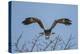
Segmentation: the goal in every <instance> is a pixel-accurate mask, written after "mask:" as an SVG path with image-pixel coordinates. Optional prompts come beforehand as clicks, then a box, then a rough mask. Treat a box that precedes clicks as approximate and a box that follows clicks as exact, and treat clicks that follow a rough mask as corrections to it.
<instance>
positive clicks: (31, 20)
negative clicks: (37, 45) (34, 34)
mask: <svg viewBox="0 0 80 54" xmlns="http://www.w3.org/2000/svg"><path fill="white" fill-rule="evenodd" d="M22 23H23V24H24V25H29V24H32V23H38V24H39V25H40V27H41V28H42V29H44V26H43V24H42V22H41V20H40V19H38V18H36V17H28V18H26V19H25V20H24V21H23V22H22Z"/></svg>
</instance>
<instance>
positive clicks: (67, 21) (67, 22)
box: [50, 18, 72, 30]
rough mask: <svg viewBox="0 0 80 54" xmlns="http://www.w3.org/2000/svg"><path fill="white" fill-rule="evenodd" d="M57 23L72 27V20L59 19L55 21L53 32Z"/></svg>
mask: <svg viewBox="0 0 80 54" xmlns="http://www.w3.org/2000/svg"><path fill="white" fill-rule="evenodd" d="M57 23H60V24H64V25H71V24H72V23H71V20H69V19H67V18H61V19H58V20H55V21H54V22H53V24H52V26H51V28H50V29H51V30H52V29H53V28H54V27H55V26H56V24H57Z"/></svg>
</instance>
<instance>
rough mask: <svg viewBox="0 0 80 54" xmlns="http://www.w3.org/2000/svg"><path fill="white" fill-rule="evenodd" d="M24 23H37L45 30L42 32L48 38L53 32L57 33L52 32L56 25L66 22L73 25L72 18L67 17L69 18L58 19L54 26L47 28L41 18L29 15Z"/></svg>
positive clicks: (65, 23)
mask: <svg viewBox="0 0 80 54" xmlns="http://www.w3.org/2000/svg"><path fill="white" fill-rule="evenodd" d="M22 23H23V24H24V25H29V24H32V23H37V24H38V25H39V26H40V27H41V28H42V29H43V30H44V32H42V33H40V34H42V35H45V36H46V38H47V39H48V38H49V36H50V35H51V34H55V33H51V31H52V29H53V28H54V27H55V26H56V24H58V23H59V24H64V25H71V24H72V23H71V20H69V19H67V18H61V19H57V20H55V21H54V22H53V23H52V26H51V27H50V28H49V29H45V28H44V25H43V23H42V22H41V20H40V19H38V18H36V17H28V18H25V20H24V21H23V22H22Z"/></svg>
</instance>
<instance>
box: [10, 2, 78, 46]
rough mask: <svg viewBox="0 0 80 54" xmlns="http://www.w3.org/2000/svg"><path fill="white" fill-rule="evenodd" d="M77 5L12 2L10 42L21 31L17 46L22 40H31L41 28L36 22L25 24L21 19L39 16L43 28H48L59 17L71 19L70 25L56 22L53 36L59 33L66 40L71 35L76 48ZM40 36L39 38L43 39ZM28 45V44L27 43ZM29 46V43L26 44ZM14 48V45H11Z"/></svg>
mask: <svg viewBox="0 0 80 54" xmlns="http://www.w3.org/2000/svg"><path fill="white" fill-rule="evenodd" d="M77 12H78V11H77V5H65V4H47V3H31V2H12V17H11V22H12V24H11V26H12V31H11V32H12V35H11V37H12V43H15V42H16V40H17V38H18V37H19V35H20V34H21V33H22V32H23V36H22V38H21V40H20V43H19V46H21V44H23V43H24V42H26V43H28V41H32V38H34V36H35V35H38V34H39V33H40V32H43V30H42V29H41V28H40V27H39V26H38V24H31V25H28V26H25V25H23V24H22V21H23V20H24V19H25V18H27V17H37V18H39V19H40V20H41V21H42V22H43V24H44V27H45V28H50V26H51V25H52V23H53V22H54V20H56V19H60V18H69V19H70V20H72V25H71V26H65V25H63V24H58V25H57V26H56V27H55V28H54V29H53V30H52V32H55V33H56V34H54V36H56V35H60V36H62V38H63V39H64V40H65V42H66V40H67V39H68V38H69V36H70V35H72V37H73V38H75V39H73V42H74V43H76V45H75V47H74V48H77V36H78V31H77V29H78V23H77V22H78V16H77V15H78V14H77ZM44 39H45V38H44V36H43V38H41V40H44ZM27 45H28V44H27ZM28 47H29V45H28ZM13 48H14V47H13Z"/></svg>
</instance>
